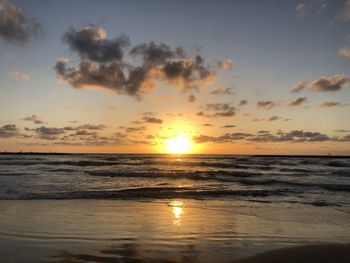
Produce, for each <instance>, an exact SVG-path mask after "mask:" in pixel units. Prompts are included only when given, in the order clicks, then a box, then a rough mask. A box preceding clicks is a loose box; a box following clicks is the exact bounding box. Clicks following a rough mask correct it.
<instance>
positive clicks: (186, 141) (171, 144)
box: [165, 132, 192, 154]
mask: <svg viewBox="0 0 350 263" xmlns="http://www.w3.org/2000/svg"><path fill="white" fill-rule="evenodd" d="M165 144H166V148H167V151H168V152H169V153H174V154H182V153H189V152H190V150H191V147H192V142H191V139H190V137H189V136H188V135H187V134H185V133H183V132H179V134H178V135H177V137H174V138H170V139H168V140H166V141H165Z"/></svg>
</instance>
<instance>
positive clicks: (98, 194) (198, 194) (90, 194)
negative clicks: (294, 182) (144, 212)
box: [17, 187, 290, 200]
mask: <svg viewBox="0 0 350 263" xmlns="http://www.w3.org/2000/svg"><path fill="white" fill-rule="evenodd" d="M289 192H290V191H289V190H288V189H275V190H266V189H250V190H225V189H223V190H196V189H193V188H182V187H181V188H179V187H141V188H130V189H122V190H116V191H80V192H79V191H75V192H63V193H40V194H39V193H38V194H27V195H22V196H21V197H18V198H17V199H25V200H33V199H154V198H166V199H171V198H191V199H208V198H209V199H210V198H220V197H223V198H225V197H267V196H281V195H288V193H289Z"/></svg>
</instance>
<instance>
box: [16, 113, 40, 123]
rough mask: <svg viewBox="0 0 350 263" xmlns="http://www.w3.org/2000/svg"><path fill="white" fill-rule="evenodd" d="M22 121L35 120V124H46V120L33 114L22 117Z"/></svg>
mask: <svg viewBox="0 0 350 263" xmlns="http://www.w3.org/2000/svg"><path fill="white" fill-rule="evenodd" d="M21 120H22V121H31V122H34V123H35V124H44V123H45V122H44V121H43V120H42V119H41V118H40V117H39V116H37V115H35V114H33V115H32V116H29V117H25V118H23V119H21Z"/></svg>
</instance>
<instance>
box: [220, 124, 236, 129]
mask: <svg viewBox="0 0 350 263" xmlns="http://www.w3.org/2000/svg"><path fill="white" fill-rule="evenodd" d="M235 127H236V125H231V124H229V125H224V126H222V127H221V128H224V129H230V128H235Z"/></svg>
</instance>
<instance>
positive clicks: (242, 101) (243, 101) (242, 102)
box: [239, 100, 248, 106]
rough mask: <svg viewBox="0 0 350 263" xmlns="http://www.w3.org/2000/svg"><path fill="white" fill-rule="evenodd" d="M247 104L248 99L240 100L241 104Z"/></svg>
mask: <svg viewBox="0 0 350 263" xmlns="http://www.w3.org/2000/svg"><path fill="white" fill-rule="evenodd" d="M247 104H248V101H247V100H240V102H239V106H244V105H247Z"/></svg>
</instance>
